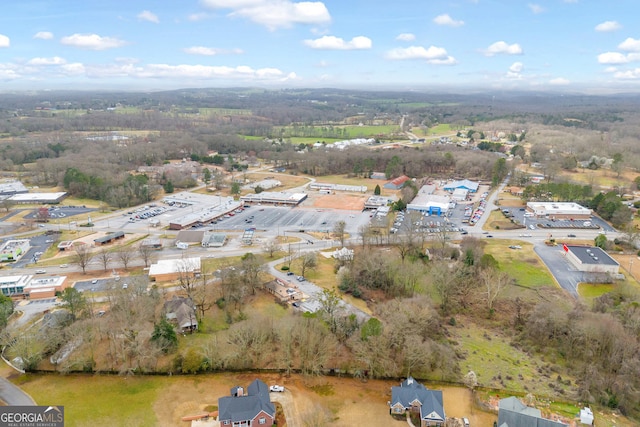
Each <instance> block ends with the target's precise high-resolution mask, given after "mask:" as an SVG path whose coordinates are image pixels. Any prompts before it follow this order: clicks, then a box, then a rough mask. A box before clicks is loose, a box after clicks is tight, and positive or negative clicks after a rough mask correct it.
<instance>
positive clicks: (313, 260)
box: [300, 252, 318, 276]
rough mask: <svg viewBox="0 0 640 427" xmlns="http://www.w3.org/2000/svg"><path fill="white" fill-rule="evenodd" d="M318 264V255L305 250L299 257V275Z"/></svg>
mask: <svg viewBox="0 0 640 427" xmlns="http://www.w3.org/2000/svg"><path fill="white" fill-rule="evenodd" d="M317 265H318V256H317V255H316V253H315V252H307V253H305V254H304V255H302V256H301V257H300V269H301V273H300V274H301V275H302V276H304V275H305V273H306V272H307V269H313V268H316V266H317Z"/></svg>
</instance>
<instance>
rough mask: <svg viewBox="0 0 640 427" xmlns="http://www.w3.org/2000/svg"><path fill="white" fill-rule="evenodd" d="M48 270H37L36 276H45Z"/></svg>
mask: <svg viewBox="0 0 640 427" xmlns="http://www.w3.org/2000/svg"><path fill="white" fill-rule="evenodd" d="M45 273H46V270H36V274H45Z"/></svg>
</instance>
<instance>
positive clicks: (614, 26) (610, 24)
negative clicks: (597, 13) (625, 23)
mask: <svg viewBox="0 0 640 427" xmlns="http://www.w3.org/2000/svg"><path fill="white" fill-rule="evenodd" d="M621 28H622V25H621V24H620V23H619V22H617V21H604V22H602V23H600V24H598V25H596V28H595V30H596V31H598V32H600V33H608V32H611V31H616V30H619V29H621Z"/></svg>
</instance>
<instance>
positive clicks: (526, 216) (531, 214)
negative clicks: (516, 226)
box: [524, 212, 533, 218]
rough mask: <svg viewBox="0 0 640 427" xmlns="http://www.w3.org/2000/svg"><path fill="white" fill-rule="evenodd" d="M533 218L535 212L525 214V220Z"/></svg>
mask: <svg viewBox="0 0 640 427" xmlns="http://www.w3.org/2000/svg"><path fill="white" fill-rule="evenodd" d="M532 216H533V212H525V213H524V217H525V218H530V217H532Z"/></svg>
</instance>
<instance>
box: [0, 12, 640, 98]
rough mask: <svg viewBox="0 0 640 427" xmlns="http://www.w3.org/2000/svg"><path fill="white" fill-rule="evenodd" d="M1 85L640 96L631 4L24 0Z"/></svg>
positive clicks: (6, 35)
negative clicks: (504, 91) (511, 91)
mask: <svg viewBox="0 0 640 427" xmlns="http://www.w3.org/2000/svg"><path fill="white" fill-rule="evenodd" d="M4 3H7V4H3V5H2V13H1V14H0V91H2V90H23V89H105V90H109V89H126V90H155V89H175V88H186V87H229V86H231V87H242V86H257V87H267V88H270V87H273V88H282V87H336V88H358V89H402V90H404V89H438V88H444V89H446V88H451V89H465V88H479V89H522V90H552V91H567V92H573V91H577V92H588V93H605V92H637V91H640V26H639V25H638V22H639V21H638V16H640V3H639V2H638V0H610V1H604V0H537V1H535V0H534V1H530V2H529V1H520V0H454V1H445V0H397V1H388V0H385V1H382V0H324V1H313V0H311V1H297V0H128V1H126V0H38V1H35V0H21V1H7V2H4Z"/></svg>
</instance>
